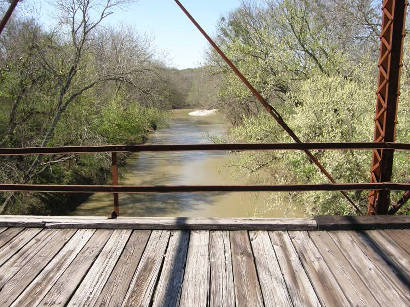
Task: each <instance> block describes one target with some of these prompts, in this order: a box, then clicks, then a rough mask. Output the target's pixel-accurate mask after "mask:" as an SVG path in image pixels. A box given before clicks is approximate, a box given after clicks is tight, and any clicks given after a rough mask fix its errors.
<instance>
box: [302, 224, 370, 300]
mask: <svg viewBox="0 0 410 307" xmlns="http://www.w3.org/2000/svg"><path fill="white" fill-rule="evenodd" d="M309 234H310V237H311V239H312V240H313V242H314V243H315V245H316V246H317V248H318V249H319V251H320V253H321V255H322V256H323V258H324V259H325V261H326V263H327V265H328V267H329V269H330V270H331V272H332V273H333V275H334V276H335V278H336V280H337V281H338V282H339V285H340V287H341V288H342V289H343V292H344V294H345V295H346V297H347V299H348V300H349V301H350V303H351V305H353V306H377V305H378V303H377V301H376V300H375V298H374V297H373V295H372V294H371V292H370V290H369V289H368V288H367V286H366V285H365V284H364V283H363V281H362V280H361V279H360V276H359V275H358V274H357V273H356V271H355V270H354V269H353V267H352V266H351V265H350V263H349V261H347V260H346V258H345V257H344V255H343V254H342V252H341V251H340V250H339V248H338V247H337V245H336V243H335V242H334V241H333V239H332V238H331V237H330V236H329V234H328V233H327V232H326V231H312V232H310V233H309Z"/></svg>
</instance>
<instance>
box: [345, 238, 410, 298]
mask: <svg viewBox="0 0 410 307" xmlns="http://www.w3.org/2000/svg"><path fill="white" fill-rule="evenodd" d="M350 236H351V237H352V239H353V240H354V242H356V243H357V245H358V246H359V248H360V249H361V250H362V252H363V253H364V254H365V255H366V256H367V257H368V258H369V259H370V261H372V262H373V263H374V265H375V266H376V267H377V268H378V269H379V271H380V272H381V275H382V276H383V277H384V279H386V280H388V282H389V284H390V285H391V286H392V287H393V288H394V289H396V291H397V292H398V293H399V294H400V295H401V296H402V297H403V298H404V299H405V300H407V301H408V303H409V304H410V291H409V289H410V276H409V274H408V268H406V267H403V266H401V265H400V264H399V262H397V258H391V257H390V256H389V252H387V251H386V249H385V248H384V247H382V246H380V245H379V244H377V242H375V241H374V239H373V238H371V237H369V235H368V234H367V233H366V232H352V233H350ZM386 244H388V242H386ZM397 252H398V251H397ZM403 258H407V256H404V257H403Z"/></svg>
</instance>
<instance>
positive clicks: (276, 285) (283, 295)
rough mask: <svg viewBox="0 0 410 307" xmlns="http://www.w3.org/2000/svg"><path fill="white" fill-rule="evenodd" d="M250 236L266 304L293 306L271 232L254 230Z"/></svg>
mask: <svg viewBox="0 0 410 307" xmlns="http://www.w3.org/2000/svg"><path fill="white" fill-rule="evenodd" d="M249 237H250V240H251V244H252V250H253V255H254V258H255V264H256V269H257V272H258V276H259V284H260V286H261V289H262V295H263V300H264V301H265V305H271V306H293V304H292V301H291V299H290V296H289V293H288V289H287V287H286V283H285V280H284V279H283V275H282V271H281V269H280V266H279V263H278V259H277V258H276V254H275V251H274V249H273V246H272V243H271V241H270V238H269V234H268V233H267V232H266V231H254V232H249Z"/></svg>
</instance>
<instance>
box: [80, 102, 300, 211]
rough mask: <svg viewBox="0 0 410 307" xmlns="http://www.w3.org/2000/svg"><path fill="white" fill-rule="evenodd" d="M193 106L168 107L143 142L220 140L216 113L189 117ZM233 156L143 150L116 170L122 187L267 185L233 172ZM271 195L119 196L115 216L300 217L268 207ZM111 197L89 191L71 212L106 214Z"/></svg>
mask: <svg viewBox="0 0 410 307" xmlns="http://www.w3.org/2000/svg"><path fill="white" fill-rule="evenodd" d="M192 112H193V110H189V109H185V110H184V109H182V110H174V111H172V116H171V118H170V121H169V125H168V126H167V127H166V128H163V129H159V130H157V131H156V132H155V133H153V134H152V135H150V137H149V139H148V140H147V143H149V144H171V143H172V144H197V143H210V142H211V140H212V139H224V138H225V136H226V135H227V132H228V130H229V129H230V125H229V124H228V123H227V122H226V120H225V118H224V117H223V116H222V115H221V114H219V113H218V112H213V114H209V115H208V116H191V115H190V113H192ZM231 159H234V156H233V155H230V154H229V153H224V152H217V153H216V152H165V153H150V152H143V153H137V154H133V155H131V156H130V157H129V159H128V160H127V165H126V167H124V168H121V170H120V174H121V175H122V176H121V178H120V184H126V185H196V184H198V185H202V184H203V185H212V184H221V185H230V184H232V185H236V184H267V183H268V179H269V178H270V177H269V176H268V174H263V176H262V175H261V176H259V177H249V176H238V175H237V169H236V168H235V167H231V165H232V163H233V162H234V161H232V160H231ZM271 195H272V193H191V194H190V193H175V194H120V195H119V197H120V199H119V202H120V215H121V216H141V217H143V216H168V217H175V216H186V217H285V216H286V217H302V216H304V215H303V212H301V211H300V210H297V208H293V207H292V206H283V205H282V204H281V206H274V205H272V204H271V203H270V202H269V199H270V198H271ZM112 205H113V203H112V195H109V194H94V195H92V196H91V197H90V199H89V200H88V201H87V202H85V203H84V204H82V205H80V206H79V207H78V208H77V210H75V211H74V212H73V213H72V214H73V215H91V216H92V215H108V214H109V213H110V212H111V211H112Z"/></svg>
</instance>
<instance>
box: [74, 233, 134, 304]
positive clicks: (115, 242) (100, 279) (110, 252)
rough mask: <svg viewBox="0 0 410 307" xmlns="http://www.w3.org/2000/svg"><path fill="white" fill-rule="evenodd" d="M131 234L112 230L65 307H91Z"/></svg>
mask: <svg viewBox="0 0 410 307" xmlns="http://www.w3.org/2000/svg"><path fill="white" fill-rule="evenodd" d="M131 232H132V231H131V230H128V229H124V230H114V232H113V233H112V235H111V237H110V239H109V240H108V242H107V243H106V244H105V246H104V248H103V250H102V251H101V254H100V255H99V256H98V258H97V259H96V260H95V262H94V264H93V265H92V267H91V268H90V270H89V271H88V273H87V275H86V276H85V277H84V279H83V281H82V282H81V284H80V285H79V287H78V289H77V290H76V291H75V293H74V295H73V297H72V298H71V299H70V301H69V302H68V304H67V306H93V305H94V304H95V303H96V301H97V299H98V296H99V295H100V293H101V290H102V289H103V287H104V285H105V283H106V282H107V280H108V278H109V277H110V274H111V272H112V270H113V268H114V266H115V264H116V263H117V260H118V258H119V257H120V255H121V253H122V251H123V249H124V246H125V244H126V243H127V241H128V239H129V237H130V235H131Z"/></svg>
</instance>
